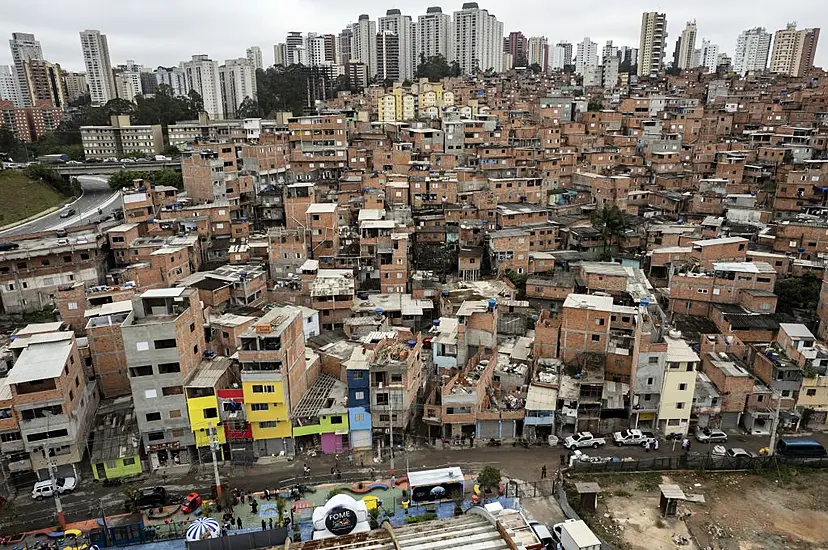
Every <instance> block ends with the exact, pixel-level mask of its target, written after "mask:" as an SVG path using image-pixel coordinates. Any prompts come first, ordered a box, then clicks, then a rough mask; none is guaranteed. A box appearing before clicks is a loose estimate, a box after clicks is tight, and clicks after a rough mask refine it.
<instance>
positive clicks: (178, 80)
mask: <svg viewBox="0 0 828 550" xmlns="http://www.w3.org/2000/svg"><path fill="white" fill-rule="evenodd" d="M153 72H154V73H155V81H156V82H157V83H158V85H159V86H161V85H164V86H169V87H170V93H172V95H173V96H176V97H177V96H184V95H187V92H189V91H190V90H189V89H188V88H187V78H186V77H185V76H184V70H183V69H182V68H181V67H158V68H157V69H155V71H153Z"/></svg>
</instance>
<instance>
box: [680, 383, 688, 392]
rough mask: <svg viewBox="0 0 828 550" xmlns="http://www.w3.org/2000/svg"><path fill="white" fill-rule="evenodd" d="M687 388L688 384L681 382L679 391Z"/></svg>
mask: <svg viewBox="0 0 828 550" xmlns="http://www.w3.org/2000/svg"><path fill="white" fill-rule="evenodd" d="M685 390H687V384H679V391H685Z"/></svg>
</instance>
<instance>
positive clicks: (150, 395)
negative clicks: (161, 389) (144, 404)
mask: <svg viewBox="0 0 828 550" xmlns="http://www.w3.org/2000/svg"><path fill="white" fill-rule="evenodd" d="M156 397H158V392H157V391H156V390H144V398H145V399H155V398H156Z"/></svg>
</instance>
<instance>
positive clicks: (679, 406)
mask: <svg viewBox="0 0 828 550" xmlns="http://www.w3.org/2000/svg"><path fill="white" fill-rule="evenodd" d="M676 408H677V409H683V408H684V403H676Z"/></svg>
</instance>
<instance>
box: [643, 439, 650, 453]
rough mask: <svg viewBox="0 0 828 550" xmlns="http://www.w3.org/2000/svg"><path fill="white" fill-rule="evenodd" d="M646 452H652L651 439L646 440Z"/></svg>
mask: <svg viewBox="0 0 828 550" xmlns="http://www.w3.org/2000/svg"><path fill="white" fill-rule="evenodd" d="M644 452H647V453H649V452H650V440H649V439H648V440H647V441H645V442H644Z"/></svg>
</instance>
